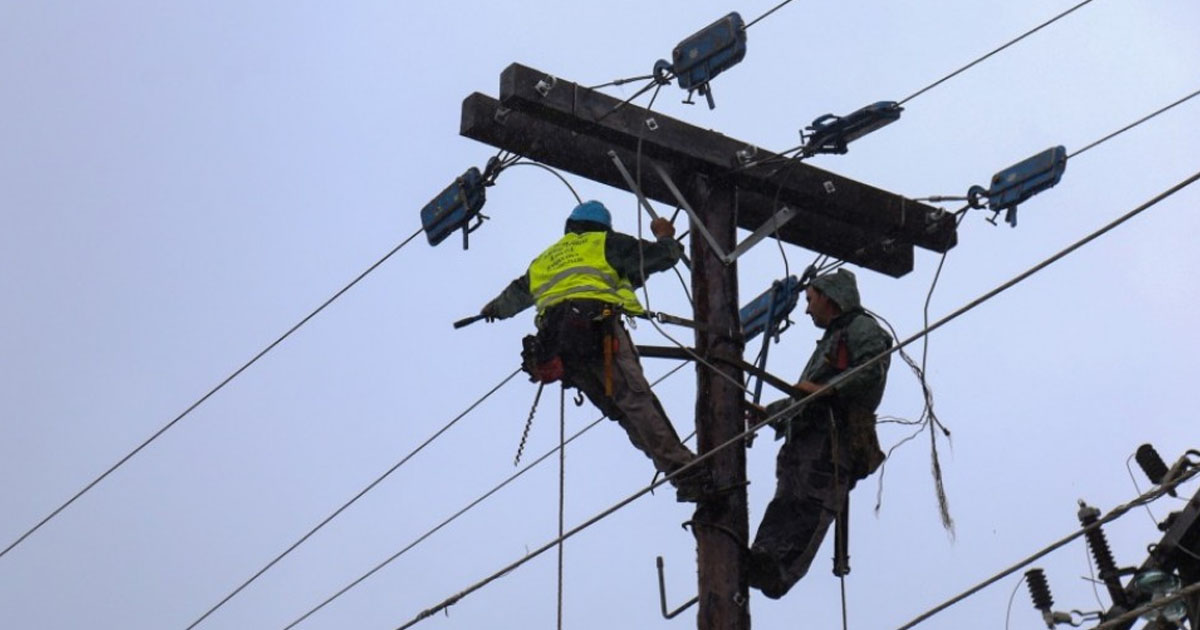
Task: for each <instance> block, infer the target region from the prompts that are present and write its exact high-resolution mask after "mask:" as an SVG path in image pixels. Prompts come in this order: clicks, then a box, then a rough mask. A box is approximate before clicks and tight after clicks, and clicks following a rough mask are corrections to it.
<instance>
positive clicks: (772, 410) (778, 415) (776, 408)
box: [767, 398, 799, 440]
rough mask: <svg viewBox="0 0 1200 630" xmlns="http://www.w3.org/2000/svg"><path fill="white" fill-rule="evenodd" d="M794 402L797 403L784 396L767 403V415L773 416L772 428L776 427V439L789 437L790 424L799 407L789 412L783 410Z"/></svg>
mask: <svg viewBox="0 0 1200 630" xmlns="http://www.w3.org/2000/svg"><path fill="white" fill-rule="evenodd" d="M794 404H796V401H795V400H792V399H791V398H783V399H780V400H776V401H775V402H773V403H771V404H769V405H767V417H768V418H771V428H772V429H775V439H776V440H782V439H783V438H785V437H787V432H788V424H789V422H790V421H791V419H792V418H793V417H795V416H796V414H797V412H798V411H799V409H798V408H797V409H793V410H791V411H789V412H787V413H783V410H784V409H787V408H789V407H791V406H792V405H794Z"/></svg>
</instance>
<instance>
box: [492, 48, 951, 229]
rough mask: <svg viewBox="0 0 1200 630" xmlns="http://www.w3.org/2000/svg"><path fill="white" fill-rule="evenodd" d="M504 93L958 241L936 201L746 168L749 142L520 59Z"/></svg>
mask: <svg viewBox="0 0 1200 630" xmlns="http://www.w3.org/2000/svg"><path fill="white" fill-rule="evenodd" d="M539 86H540V87H539ZM547 86H549V87H547ZM500 101H501V102H502V103H503V104H504V106H505V107H511V108H512V109H515V110H520V111H523V112H525V113H528V114H531V115H533V116H535V117H537V118H542V119H545V120H547V121H549V122H553V123H554V124H557V125H560V126H562V127H565V128H567V129H569V130H571V131H574V132H577V133H579V134H582V135H588V136H594V137H597V138H600V139H603V140H605V141H607V142H609V143H612V144H615V145H619V146H623V147H625V148H629V149H635V148H636V147H637V144H638V142H639V141H640V142H641V143H642V145H643V151H644V152H645V153H646V154H647V155H649V156H650V157H652V158H657V159H658V160H659V161H660V162H663V163H668V164H679V165H680V166H683V167H685V168H687V169H689V170H694V171H698V172H701V173H704V174H706V175H709V176H710V177H713V178H718V179H719V178H725V177H727V178H728V180H729V181H730V182H731V183H732V184H733V185H734V186H735V187H737V188H738V189H740V190H750V191H754V192H758V193H760V194H764V195H768V196H772V197H774V196H775V195H776V194H778V196H779V199H780V201H781V202H783V203H786V204H788V205H791V206H795V207H797V208H799V209H801V210H804V211H806V212H813V213H816V214H823V215H825V216H828V217H831V218H834V219H837V220H839V221H844V222H847V223H851V224H855V225H858V226H859V227H864V228H866V229H868V230H871V231H878V232H882V233H885V234H890V235H892V236H894V237H895V238H897V240H899V241H902V242H906V243H913V244H916V245H918V246H921V247H924V248H927V249H932V250H934V251H937V252H944V251H946V250H948V249H950V248H951V247H953V246H954V244H955V242H956V239H955V225H954V220H953V217H948V216H945V215H944V213H941V212H939V211H938V210H937V209H936V208H934V207H932V206H927V205H924V204H921V203H919V202H916V201H912V200H909V199H905V198H904V197H902V196H900V195H896V194H893V193H889V192H887V191H884V190H880V189H878V188H874V187H872V186H868V185H866V184H863V183H860V182H856V181H854V180H851V179H848V178H845V177H842V176H840V175H836V174H834V173H830V172H828V171H825V170H822V169H819V168H816V167H813V166H810V165H807V164H803V163H795V162H793V163H791V164H788V165H787V166H786V167H785V168H784V169H782V170H784V171H787V175H783V174H782V173H781V169H780V168H779V164H778V163H775V164H773V165H771V166H751V167H749V168H744V167H742V165H741V164H740V163H739V161H738V159H737V154H738V152H739V151H742V150H744V149H746V147H747V146H749V143H747V142H742V141H740V140H736V139H734V138H730V137H727V136H724V135H722V134H720V133H717V132H714V131H711V130H708V129H701V128H699V127H696V126H693V125H690V124H687V123H685V122H682V121H679V120H676V119H673V118H670V117H667V116H664V115H662V114H657V113H654V112H651V111H649V110H646V109H644V108H641V107H637V106H635V105H621V101H619V100H618V99H616V98H614V97H611V96H608V95H606V94H603V93H600V92H597V91H595V90H590V89H588V88H586V87H583V86H579V85H577V84H575V83H571V82H570V81H565V80H563V79H559V78H554V77H551V76H550V75H548V74H547V73H545V72H542V71H540V70H535V69H533V68H529V67H527V66H523V65H520V64H512V65H510V66H508V67H507V68H505V70H504V72H503V73H502V74H501V75H500ZM651 120H652V121H653V122H650V121H651ZM756 157H757V158H758V160H760V161H766V160H772V158H777V157H778V156H776V155H775V154H772V153H770V152H767V151H757V152H756ZM781 181H782V183H783V185H782V188H781V187H780V184H781ZM765 218H766V217H746V220H743V219H742V218H741V217H739V227H742V228H745V229H750V230H753V229H754V228H756V227H757V226H758V225H759V224H761V223H762V221H763V220H765ZM747 221H750V222H752V223H749V224H747Z"/></svg>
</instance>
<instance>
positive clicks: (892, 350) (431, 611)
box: [289, 172, 1200, 630]
mask: <svg viewBox="0 0 1200 630" xmlns="http://www.w3.org/2000/svg"><path fill="white" fill-rule="evenodd" d="M1196 180H1200V172H1197V173H1195V174H1194V175H1192V176H1191V177H1188V178H1187V179H1185V180H1183V181H1182V182H1180V183H1178V184H1176V185H1175V186H1172V187H1171V188H1169V189H1167V190H1166V191H1164V192H1162V193H1160V194H1158V195H1157V196H1155V197H1154V198H1153V199H1151V200H1149V201H1147V202H1145V203H1143V204H1142V205H1140V206H1138V207H1137V208H1134V209H1133V210H1131V211H1129V212H1127V213H1126V214H1124V215H1122V216H1121V217H1119V218H1117V219H1116V220H1114V221H1112V222H1110V223H1108V224H1107V225H1105V226H1104V227H1102V228H1100V229H1098V230H1096V231H1095V232H1092V233H1091V234H1089V235H1088V236H1086V237H1084V238H1083V239H1080V240H1079V241H1076V242H1075V243H1073V244H1072V245H1070V246H1068V247H1067V248H1065V249H1063V250H1061V251H1060V252H1058V253H1057V254H1054V255H1053V256H1051V257H1049V258H1047V259H1045V260H1043V261H1042V262H1040V263H1038V264H1037V265H1034V266H1033V267H1031V268H1030V269H1028V270H1026V271H1024V272H1022V273H1020V274H1018V275H1017V276H1015V277H1014V278H1012V279H1011V280H1009V281H1007V282H1005V283H1003V284H1001V285H1000V286H998V287H996V288H994V289H992V290H991V291H988V292H987V293H985V294H983V295H982V296H980V297H978V298H976V299H975V300H972V301H971V302H969V303H967V304H966V305H964V306H962V307H960V308H959V309H957V310H955V311H954V312H952V313H950V314H949V315H947V316H945V317H943V318H942V319H939V320H938V321H937V322H934V323H933V324H932V325H931V326H927V327H926V328H925V329H924V330H921V331H920V332H917V333H916V334H914V335H912V336H910V337H908V338H907V339H905V340H903V341H901V342H899V343H897V344H896V345H895V346H893V347H891V348H889V349H888V350H886V351H884V352H881V353H880V354H878V355H876V356H875V357H874V358H872V359H870V360H868V361H866V362H865V363H863V364H861V365H859V366H857V367H855V368H853V369H850V370H847V371H846V372H844V373H842V374H841V375H840V377H839V379H837V380H836V381H834V382H830V383H826V384H825V385H822V386H821V387H819V388H818V389H817V390H816V391H814V392H813V393H812V394H809V395H808V396H806V397H805V398H802V399H800V400H797V401H796V402H794V403H793V404H791V405H789V406H788V407H787V408H785V409H782V410H780V411H779V412H777V413H776V414H775V415H773V416H770V417H768V418H766V419H764V420H762V421H760V422H759V423H757V424H755V425H754V426H753V427H750V428H749V429H747V430H745V431H743V432H742V433H739V434H738V435H736V436H733V437H732V438H730V439H729V440H727V441H725V442H724V443H721V444H718V445H717V446H716V447H714V448H712V449H711V450H709V451H707V452H705V453H702V454H700V455H697V456H696V458H695V459H694V460H692V462H690V463H688V464H687V465H685V466H683V467H681V468H679V469H678V470H676V471H674V472H672V473H671V474H669V475H666V476H664V477H663V478H662V479H660V480H658V481H656V482H654V483H652V484H651V485H649V486H647V487H645V488H642V489H641V490H638V491H637V492H635V493H634V494H632V495H630V496H629V497H626V498H625V499H623V500H621V501H620V502H618V503H616V504H615V505H613V506H612V507H609V508H608V509H606V510H604V511H602V512H600V513H599V514H597V515H595V516H593V517H591V518H590V519H588V520H586V521H584V522H583V523H581V524H579V525H577V526H576V527H574V528H572V529H571V530H570V531H568V532H567V533H565V534H563V535H562V536H560V537H559V538H557V539H555V540H552V541H550V542H549V543H547V544H545V545H543V546H542V547H539V548H538V549H536V550H534V551H532V552H530V553H528V554H526V555H525V556H524V557H523V558H521V559H519V560H516V561H514V562H512V563H510V564H509V565H507V566H506V567H504V568H503V569H501V570H499V571H497V572H495V573H493V574H492V575H490V576H488V577H487V578H484V579H483V580H481V581H479V582H476V583H475V584H473V585H471V586H469V587H468V588H467V589H465V590H463V591H461V592H459V593H458V594H456V595H454V596H452V597H450V598H448V599H446V600H444V601H443V602H442V603H440V604H438V605H436V606H434V607H433V608H429V609H427V610H424V611H422V612H421V613H419V614H418V615H417V616H416V617H415V618H413V619H412V620H410V621H409V622H408V623H406V624H404V625H402V626H400V627H399V628H397V630H404V629H406V628H409V627H412V626H413V625H415V624H417V623H419V622H420V621H422V620H423V619H426V618H428V617H430V616H432V615H434V614H436V613H437V612H439V611H441V610H444V609H446V608H448V607H450V606H453V605H454V604H456V603H457V602H458V601H460V600H461V599H462V598H464V597H466V596H467V595H470V594H471V593H474V592H475V591H477V590H479V589H481V588H483V587H484V586H487V585H488V584H490V583H491V582H493V581H495V580H496V579H498V578H500V577H501V576H504V575H506V574H508V573H509V572H511V571H513V570H514V569H516V568H518V567H520V566H521V565H523V564H525V563H526V562H528V561H530V560H532V559H534V558H536V557H537V556H539V555H541V554H542V553H545V552H546V551H547V550H548V549H551V548H553V547H554V545H556V544H557V543H558V542H559V541H560V540H566V539H568V538H570V537H571V536H574V535H575V534H577V533H579V532H581V531H583V530H584V529H587V528H588V527H590V526H592V525H594V524H595V523H597V522H599V521H601V520H603V519H604V518H606V517H608V516H609V515H611V514H613V513H615V512H617V511H618V510H620V509H622V508H624V507H625V506H626V505H629V504H630V503H632V502H634V501H636V500H637V499H638V498H640V497H641V496H642V495H644V494H646V493H648V492H650V491H652V490H653V489H654V488H657V487H658V486H660V485H662V484H664V483H667V482H668V481H670V480H671V479H673V478H675V477H677V476H679V475H681V474H685V473H686V472H687V471H688V470H690V469H692V468H693V467H695V466H698V465H700V464H702V463H703V462H705V461H706V460H708V459H709V458H711V457H712V456H713V455H714V454H715V453H717V452H718V451H721V450H724V449H726V448H729V447H730V446H733V445H735V444H741V443H743V441H744V440H745V439H746V438H747V437H749V436H750V435H752V434H754V433H757V432H758V430H759V429H761V428H762V427H764V426H767V425H768V424H770V423H771V422H772V421H773V420H775V419H776V418H778V417H783V416H785V415H787V414H789V413H791V412H792V411H794V410H795V409H798V408H800V407H801V406H802V405H804V404H806V403H808V402H809V401H810V400H814V399H816V398H817V397H819V396H821V395H822V394H824V393H825V392H826V391H827V390H829V389H830V388H831V387H833V386H834V385H835V384H836V383H837V382H840V381H841V380H844V379H846V378H849V377H851V376H853V375H855V374H857V373H858V372H860V371H862V370H865V369H867V368H869V367H871V366H872V365H874V364H875V363H878V362H879V361H881V360H883V359H884V358H885V357H890V356H891V355H892V354H894V353H896V352H898V351H899V350H900V349H902V348H904V347H905V346H908V345H909V344H911V343H913V342H915V341H917V340H918V339H921V338H923V337H925V336H926V335H929V334H932V333H933V331H935V330H937V329H939V328H941V327H942V326H944V325H946V324H948V323H950V322H951V321H953V320H955V319H957V318H959V317H961V316H962V315H964V314H965V313H967V312H969V311H971V310H973V309H975V308H976V307H978V306H979V305H981V304H983V303H984V302H987V301H988V300H991V299H992V298H994V297H996V296H997V295H999V294H1000V293H1003V292H1004V291H1006V290H1008V289H1010V288H1012V287H1013V286H1015V285H1016V284H1018V283H1020V282H1022V281H1024V280H1026V279H1028V278H1029V277H1030V276H1032V275H1034V274H1036V273H1037V272H1039V271H1041V270H1042V269H1045V268H1046V267H1048V266H1050V265H1051V264H1053V263H1055V262H1057V261H1058V260H1060V259H1062V258H1063V257H1065V256H1067V255H1069V254H1071V253H1072V252H1074V251H1075V250H1077V249H1079V248H1080V247H1082V246H1084V245H1086V244H1088V243H1090V242H1091V241H1093V240H1095V239H1097V238H1099V237H1100V236H1102V235H1104V234H1106V233H1108V232H1109V231H1111V230H1112V229H1114V228H1116V227H1117V226H1119V225H1121V224H1123V223H1125V222H1126V221H1128V220H1129V219H1132V218H1133V217H1135V216H1137V215H1138V214H1140V213H1142V212H1143V211H1145V210H1146V209H1148V208H1150V207H1152V206H1154V205H1155V204H1157V203H1159V202H1161V201H1162V200H1164V199H1167V198H1168V197H1170V196H1171V195H1173V194H1175V193H1176V192H1179V191H1180V190H1182V189H1183V188H1185V187H1187V186H1189V185H1190V184H1192V183H1194V182H1195V181H1196ZM1197 473H1200V469H1197V471H1194V472H1193V473H1192V474H1190V475H1188V477H1187V478H1191V476H1192V475H1194V474H1197ZM1173 485H1177V484H1173ZM1172 487H1173V486H1172ZM1103 522H1105V521H1104V520H1103V519H1101V521H1098V523H1097V524H1093V526H1096V525H1098V524H1099V523H1103ZM1087 529H1088V528H1084V530H1083V531H1087ZM1064 544H1065V543H1064ZM1035 559H1036V558H1035ZM289 627H290V626H289ZM909 627H910V626H909ZM901 630H904V629H903V628H902V629H901Z"/></svg>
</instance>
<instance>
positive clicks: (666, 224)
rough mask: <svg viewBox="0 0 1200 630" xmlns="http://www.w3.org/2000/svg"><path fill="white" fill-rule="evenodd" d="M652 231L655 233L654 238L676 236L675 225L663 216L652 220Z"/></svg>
mask: <svg viewBox="0 0 1200 630" xmlns="http://www.w3.org/2000/svg"><path fill="white" fill-rule="evenodd" d="M650 231H651V232H653V233H654V238H660V239H661V238H674V236H675V226H674V225H672V224H671V222H670V221H668V220H666V219H664V218H662V217H658V218H657V219H655V220H653V221H651V222H650Z"/></svg>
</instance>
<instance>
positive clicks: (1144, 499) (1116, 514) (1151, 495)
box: [897, 469, 1200, 630]
mask: <svg viewBox="0 0 1200 630" xmlns="http://www.w3.org/2000/svg"><path fill="white" fill-rule="evenodd" d="M1197 474H1200V469H1193V470H1191V471H1190V472H1188V473H1187V474H1186V475H1184V476H1182V477H1180V478H1179V479H1176V480H1174V481H1172V482H1171V483H1169V484H1163V485H1162V486H1159V487H1157V488H1154V489H1152V490H1150V491H1149V492H1146V493H1145V494H1142V495H1140V496H1138V497H1137V498H1135V499H1134V500H1132V501H1130V502H1128V503H1125V504H1122V505H1118V506H1117V507H1115V508H1113V509H1112V510H1111V511H1110V512H1109V513H1108V514H1105V515H1104V517H1103V518H1101V519H1099V520H1098V521H1096V522H1095V523H1092V524H1091V525H1087V526H1085V527H1081V528H1080V529H1078V530H1076V531H1074V532H1072V533H1070V534H1068V535H1067V536H1065V537H1063V538H1060V539H1059V540H1057V541H1055V542H1053V543H1051V544H1050V545H1048V546H1046V547H1044V548H1042V549H1041V550H1039V551H1037V552H1035V553H1034V554H1033V555H1031V556H1029V557H1028V558H1025V559H1024V560H1021V561H1020V562H1018V563H1017V564H1014V565H1012V566H1011V567H1008V568H1007V569H1004V570H1003V571H1001V572H999V573H997V574H996V575H994V576H992V577H990V578H988V579H986V580H984V581H983V582H980V583H979V584H977V585H975V586H973V587H971V588H969V589H967V590H966V591H963V592H962V593H960V594H959V595H956V596H955V597H953V598H951V599H950V600H948V601H946V602H945V603H943V604H941V605H939V606H937V607H936V608H933V609H932V610H930V611H929V612H926V613H924V614H922V615H921V616H919V617H917V618H916V619H913V620H912V621H910V622H908V623H907V624H905V625H903V626H900V627H899V628H898V629H897V630H908V629H909V628H913V627H915V626H916V625H918V624H920V623H921V622H923V621H925V620H927V619H929V618H930V617H932V616H934V615H936V614H938V613H940V612H942V611H943V610H946V609H947V608H949V607H951V606H953V605H954V604H957V603H958V602H960V601H962V600H964V599H966V598H968V597H970V596H972V595H974V594H975V593H978V592H979V591H981V590H983V589H984V588H986V587H988V586H991V585H992V584H995V583H996V582H997V581H999V580H1001V579H1003V578H1005V577H1007V576H1009V575H1012V574H1013V573H1015V572H1017V571H1019V570H1021V568H1023V567H1025V566H1027V565H1029V564H1032V563H1033V562H1034V561H1036V560H1037V559H1038V558H1041V557H1042V556H1045V555H1047V554H1049V553H1050V552H1052V551H1054V550H1056V549H1058V548H1060V547H1062V546H1063V545H1066V544H1067V543H1069V542H1071V541H1073V540H1075V539H1076V538H1079V537H1080V536H1083V535H1084V534H1087V533H1088V532H1090V531H1092V530H1093V529H1096V528H1098V527H1100V526H1102V525H1105V524H1107V523H1110V522H1112V521H1115V520H1116V519H1118V518H1120V517H1121V516H1123V515H1125V514H1126V513H1127V512H1129V510H1131V509H1133V508H1135V507H1138V506H1139V505H1145V504H1146V503H1148V502H1150V501H1153V500H1155V499H1158V498H1160V497H1162V496H1163V495H1164V494H1166V493H1167V491H1168V490H1173V489H1174V488H1175V487H1176V486H1178V485H1180V484H1182V483H1183V482H1185V481H1187V480H1189V479H1191V478H1193V477H1195V476H1196V475H1197ZM1161 601H1162V600H1159V602H1161ZM1159 602H1155V603H1156V604H1157V603H1159ZM1114 621H1115V620H1114ZM1103 627H1112V626H1111V625H1108V624H1107V623H1106V624H1101V625H1100V626H1099V627H1097V628H1095V629H1093V630H1100V628H1103Z"/></svg>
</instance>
